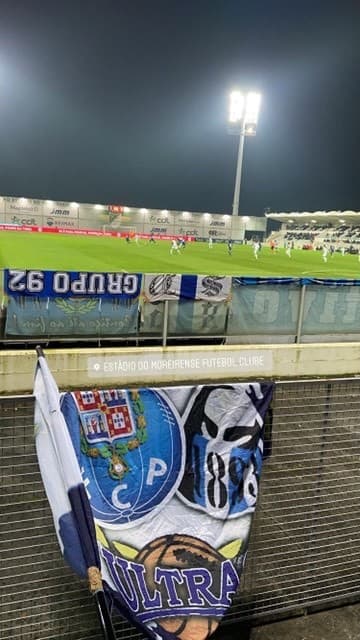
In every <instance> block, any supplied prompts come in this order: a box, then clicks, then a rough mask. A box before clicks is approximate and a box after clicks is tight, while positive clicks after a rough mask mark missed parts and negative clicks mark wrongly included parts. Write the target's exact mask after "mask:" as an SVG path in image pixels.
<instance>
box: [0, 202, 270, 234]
mask: <svg viewBox="0 0 360 640" xmlns="http://www.w3.org/2000/svg"><path fill="white" fill-rule="evenodd" d="M125 209H126V211H124V213H122V214H121V215H115V214H113V213H112V212H111V211H110V209H109V207H108V206H107V205H99V204H96V205H94V204H83V203H76V202H61V201H52V200H35V199H31V198H14V197H8V196H0V223H6V224H15V225H31V226H39V227H41V226H43V227H65V228H73V229H76V228H80V229H102V228H103V227H104V226H105V227H106V228H107V229H109V230H114V231H122V230H124V231H128V230H129V229H132V230H134V231H136V232H137V233H146V234H150V233H154V234H155V235H156V234H164V235H179V236H181V235H188V236H195V237H197V238H208V237H209V236H212V238H213V239H214V240H224V239H228V238H232V239H233V240H242V239H243V238H244V236H245V231H247V232H248V235H249V234H251V233H254V235H256V234H259V236H260V237H261V236H262V234H265V232H266V223H267V220H266V218H265V217H247V218H246V220H244V218H243V217H242V216H239V217H234V218H233V217H232V216H230V215H227V214H224V215H223V214H216V213H211V214H210V213H200V212H199V213H197V212H188V211H167V210H163V211H161V210H160V209H145V208H144V209H138V208H131V207H125Z"/></svg>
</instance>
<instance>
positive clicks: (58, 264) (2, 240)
mask: <svg viewBox="0 0 360 640" xmlns="http://www.w3.org/2000/svg"><path fill="white" fill-rule="evenodd" d="M0 268H2V269H3V268H17V269H48V270H68V271H105V272H106V271H110V272H114V271H128V272H133V273H134V272H136V273H194V274H203V275H233V276H262V277H267V276H274V277H283V276H292V277H306V276H308V277H317V278H351V279H360V261H359V258H358V256H357V255H348V254H346V255H345V256H342V255H341V254H340V253H335V254H334V255H333V256H332V257H330V255H329V256H328V260H327V262H326V263H325V262H324V261H323V258H322V252H321V251H305V250H301V249H297V250H293V251H292V255H291V258H289V257H288V256H287V255H286V253H285V249H283V248H280V249H279V250H278V252H277V253H272V252H271V251H270V248H269V247H268V246H266V245H264V246H263V248H262V250H261V252H260V253H259V258H258V260H256V259H255V257H254V254H253V250H252V247H251V245H234V246H233V251H232V255H229V254H228V250H227V245H226V244H224V243H222V244H216V243H215V244H214V245H213V247H212V248H211V249H210V248H209V247H208V245H207V243H203V242H193V243H187V245H186V247H185V249H183V250H182V251H181V253H180V254H177V253H174V254H173V255H171V254H170V242H169V241H165V240H163V241H159V240H157V241H156V243H154V244H151V243H149V242H148V241H147V240H139V242H138V244H137V243H136V242H135V241H134V240H132V241H131V242H130V243H127V242H126V241H125V240H124V239H123V238H121V239H120V238H107V237H91V236H90V237H89V236H73V235H71V236H63V235H57V234H45V233H44V234H42V233H28V232H19V231H17V232H15V231H1V232H0Z"/></svg>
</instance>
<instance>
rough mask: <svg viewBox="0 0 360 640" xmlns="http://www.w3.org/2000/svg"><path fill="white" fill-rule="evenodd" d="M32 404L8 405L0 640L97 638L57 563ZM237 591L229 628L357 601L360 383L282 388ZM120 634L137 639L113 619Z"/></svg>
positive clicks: (84, 599) (3, 403)
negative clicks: (36, 443) (40, 466)
mask: <svg viewBox="0 0 360 640" xmlns="http://www.w3.org/2000/svg"><path fill="white" fill-rule="evenodd" d="M33 403H34V401H33V397H32V396H22V397H19V396H14V397H6V398H5V397H3V398H0V409H1V411H0V452H1V464H0V479H1V493H0V557H1V564H0V595H1V598H0V638H1V640H10V639H11V640H34V638H36V639H37V640H55V639H57V638H61V639H62V640H101V632H100V629H99V625H98V620H97V615H96V609H95V606H94V604H93V603H92V602H91V596H90V595H89V594H88V591H87V589H86V587H85V585H84V584H83V583H82V582H81V581H80V580H79V579H78V578H77V577H76V576H74V574H72V572H71V571H70V569H68V568H67V567H66V566H65V564H64V562H63V559H62V557H61V554H60V551H59V549H58V544H57V540H56V537H55V532H54V526H53V522H52V517H51V514H50V509H49V506H48V503H47V499H46V496H45V493H44V489H43V486H42V481H41V478H40V474H39V470H38V465H37V459H36V453H35V449H34V436H33ZM272 413H273V418H272V453H271V456H270V458H269V459H268V460H267V461H266V462H265V465H264V470H263V475H262V480H261V489H260V501H259V503H258V506H257V512H256V515H255V520H254V524H253V528H252V533H251V538H250V547H249V552H248V557H247V562H246V567H245V571H244V574H243V577H242V582H241V589H240V592H239V595H238V597H237V598H236V600H235V602H234V605H233V607H232V609H231V610H230V613H229V614H228V616H227V619H226V620H225V621H224V623H223V624H226V623H236V622H239V621H242V620H250V621H257V622H259V621H260V622H261V621H263V620H267V619H268V618H271V619H274V618H275V619H276V618H277V617H284V616H287V615H289V616H290V615H292V614H294V613H295V612H299V611H304V610H307V609H311V608H314V607H327V606H330V605H331V606H333V605H335V604H343V603H345V602H352V601H354V600H360V571H359V560H360V472H359V457H360V438H359V435H360V434H359V431H360V427H359V420H358V416H359V413H360V380H359V379H346V380H316V381H306V382H281V383H277V384H276V392H275V398H274V402H273V407H272ZM116 628H117V631H118V637H119V638H120V637H121V638H139V637H140V635H139V633H138V632H137V631H136V630H134V629H133V628H132V627H131V626H130V625H129V624H128V623H126V622H124V621H122V620H121V619H120V618H117V619H116Z"/></svg>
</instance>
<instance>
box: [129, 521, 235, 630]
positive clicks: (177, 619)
mask: <svg viewBox="0 0 360 640" xmlns="http://www.w3.org/2000/svg"><path fill="white" fill-rule="evenodd" d="M223 560H224V558H223V557H222V556H221V555H220V553H218V551H216V549H214V548H213V547H211V546H210V545H209V544H207V543H206V542H204V541H203V540H199V539H198V538H193V537H192V536H187V535H176V534H175V535H168V536H163V537H161V538H156V539H155V540H153V541H152V542H150V543H149V544H148V545H147V546H146V547H144V548H143V549H142V550H141V551H140V552H139V554H138V555H137V557H136V559H135V561H136V562H137V563H139V564H142V565H144V567H145V571H146V573H145V576H146V582H147V585H148V587H149V589H150V590H153V589H155V588H156V589H158V590H160V592H161V594H162V601H163V604H164V605H165V606H166V603H167V598H168V597H169V595H168V594H167V592H166V589H164V588H163V587H162V585H159V584H156V585H155V580H154V578H155V576H156V568H158V571H159V569H160V570H169V571H172V570H173V573H176V570H179V569H183V570H188V571H189V570H190V571H193V572H194V573H195V572H196V570H198V571H199V576H201V578H202V579H203V578H204V573H205V572H207V571H209V572H210V573H211V576H212V590H214V591H217V592H219V591H220V590H221V565H222V562H223ZM199 576H197V579H199ZM179 582H180V580H179ZM192 596H193V594H192V593H191V592H189V589H188V586H187V585H186V581H184V583H183V584H177V588H176V599H177V600H178V602H181V603H182V607H183V609H184V611H186V614H185V615H181V612H179V611H178V612H177V615H174V613H175V614H176V606H175V605H174V604H173V605H172V607H173V615H171V611H169V615H168V617H161V618H159V619H158V620H157V622H158V623H159V624H160V625H161V626H162V627H163V628H164V629H166V631H170V632H171V633H174V634H175V635H176V636H177V637H178V638H180V639H181V640H187V639H191V640H204V638H207V637H208V636H209V635H210V634H211V633H212V632H213V631H215V629H216V627H217V626H218V624H219V618H218V617H217V616H214V615H206V614H205V615H201V613H198V615H189V609H191V606H190V603H191V599H192ZM173 599H174V597H173ZM177 608H178V609H179V607H177ZM204 608H205V607H204ZM170 609H171V608H170ZM174 610H175V611H174ZM155 617H156V616H155Z"/></svg>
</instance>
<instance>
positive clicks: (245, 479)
mask: <svg viewBox="0 0 360 640" xmlns="http://www.w3.org/2000/svg"><path fill="white" fill-rule="evenodd" d="M34 392H35V396H36V413H35V416H36V428H37V433H36V446H37V451H38V457H39V464H40V468H41V472H42V476H43V480H44V484H45V488H46V492H47V495H48V498H49V501H50V504H51V507H52V511H53V515H54V522H55V527H56V531H57V534H58V538H59V542H60V545H61V548H62V550H63V553H64V556H65V557H66V558H67V559H68V560H69V562H70V564H71V566H73V568H74V569H75V570H76V571H77V572H78V573H80V575H84V573H86V571H87V573H89V566H92V565H93V566H95V567H96V568H99V567H101V580H102V585H103V589H104V592H105V593H106V596H107V597H108V599H109V601H110V602H111V603H112V604H113V605H115V606H116V608H117V609H118V610H119V611H120V612H121V613H122V614H123V615H125V616H126V617H127V618H128V619H129V620H130V621H132V622H133V624H134V625H135V626H137V627H138V628H139V629H141V630H142V632H143V633H145V634H146V635H147V636H148V637H150V638H153V639H155V638H156V640H177V639H180V640H206V638H208V636H209V635H210V634H211V633H212V632H214V631H215V630H216V628H217V627H218V625H219V623H220V621H221V619H222V618H223V616H224V615H225V614H226V613H227V611H228V609H229V607H230V606H231V604H232V601H233V597H234V595H235V593H236V591H237V589H238V586H239V583H240V577H241V573H242V569H243V565H244V561H245V556H246V550H247V545H248V541H249V535H250V526H251V521H252V515H253V513H254V510H255V506H256V500H257V495H258V487H259V478H260V473H261V467H262V459H263V452H264V425H265V414H266V412H267V409H268V407H269V404H270V401H271V398H272V393H273V384H272V383H256V382H251V383H235V384H221V385H205V386H203V385H200V386H198V387H194V386H188V387H164V388H140V389H119V388H113V389H105V390H101V389H92V390H81V391H80V390H79V391H74V392H72V393H65V394H63V395H62V397H61V402H60V399H59V392H58V390H57V387H56V384H55V382H54V380H53V379H52V376H51V374H50V372H49V370H48V368H47V365H46V362H45V361H44V359H43V358H39V364H38V368H37V372H36V379H35V390H34ZM80 469H81V471H82V475H83V480H84V484H85V485H86V489H87V493H88V496H89V503H90V509H88V503H87V500H86V493H85V489H84V484H83V480H82V477H81V473H80ZM78 496H80V498H79V499H77V497H78ZM79 505H80V506H79ZM95 540H96V542H97V547H96V542H95Z"/></svg>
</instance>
